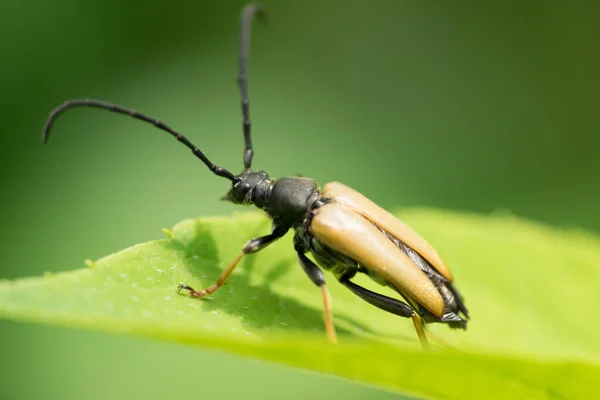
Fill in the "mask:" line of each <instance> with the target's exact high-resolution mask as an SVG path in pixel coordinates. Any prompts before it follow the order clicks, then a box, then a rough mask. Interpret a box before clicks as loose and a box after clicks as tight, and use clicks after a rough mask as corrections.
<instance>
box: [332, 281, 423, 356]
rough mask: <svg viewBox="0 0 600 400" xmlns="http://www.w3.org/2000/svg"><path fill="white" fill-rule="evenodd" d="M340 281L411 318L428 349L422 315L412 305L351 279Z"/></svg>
mask: <svg viewBox="0 0 600 400" xmlns="http://www.w3.org/2000/svg"><path fill="white" fill-rule="evenodd" d="M340 283H341V284H342V285H344V286H346V287H347V288H348V289H350V291H351V292H352V293H354V294H355V295H357V296H358V297H360V298H361V299H363V300H364V301H366V302H367V303H369V304H372V305H374V306H375V307H377V308H381V309H382V310H384V311H387V312H389V313H392V314H395V315H399V316H401V317H404V318H411V319H412V321H413V324H414V325H415V330H416V331H417V336H419V341H420V342H421V346H422V347H423V348H426V349H428V348H429V342H428V341H427V336H426V335H425V330H424V329H423V322H422V321H421V317H420V316H419V315H418V314H417V313H416V312H415V311H414V310H413V308H412V307H411V306H409V305H408V304H406V303H404V302H402V301H400V300H396V299H394V298H392V297H388V296H384V295H382V294H379V293H375V292H372V291H370V290H369V289H365V288H364V287H362V286H359V285H357V284H356V283H354V282H351V281H350V280H349V279H344V278H342V279H340Z"/></svg>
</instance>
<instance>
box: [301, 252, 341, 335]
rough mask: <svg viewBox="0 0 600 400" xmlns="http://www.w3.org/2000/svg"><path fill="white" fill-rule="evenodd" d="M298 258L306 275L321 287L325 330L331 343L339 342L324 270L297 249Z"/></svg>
mask: <svg viewBox="0 0 600 400" xmlns="http://www.w3.org/2000/svg"><path fill="white" fill-rule="evenodd" d="M297 252H298V260H299V261H300V265H301V266H302V269H303V270H304V272H306V275H308V277H309V278H310V280H311V281H313V283H314V284H315V285H317V286H318V287H320V288H321V295H322V296H323V318H324V319H325V331H326V332H327V338H328V339H329V341H330V342H331V343H337V336H336V333H335V326H334V325H333V316H332V314H331V298H330V296H329V291H328V290H327V286H326V285H325V276H324V275H323V271H321V269H320V268H319V267H318V266H317V265H316V264H315V263H314V262H312V261H311V260H310V259H309V258H308V257H306V255H305V254H304V253H303V252H301V251H299V250H297Z"/></svg>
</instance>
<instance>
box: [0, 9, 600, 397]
mask: <svg viewBox="0 0 600 400" xmlns="http://www.w3.org/2000/svg"><path fill="white" fill-rule="evenodd" d="M242 4H243V2H241V1H222V2H214V1H211V2H209V1H189V2H181V1H177V0H175V1H170V2H161V1H155V0H150V1H147V2H144V3H139V2H136V1H130V0H119V1H116V0H105V1H102V2H82V1H77V0H56V1H54V2H46V1H32V0H24V1H16V0H7V1H5V2H3V3H2V9H1V13H0V51H1V54H0V91H1V94H2V95H1V96H0V102H1V104H0V106H1V107H0V110H1V111H0V112H1V113H2V127H1V128H0V135H1V138H0V174H1V176H2V179H1V183H2V185H0V191H1V193H0V202H1V204H2V207H1V208H0V213H1V216H0V219H1V221H2V224H3V229H2V240H1V241H0V250H1V252H0V254H2V261H1V262H0V278H11V279H12V278H17V277H22V276H27V275H38V274H42V273H44V272H45V271H63V270H69V269H74V268H78V267H82V266H83V260H84V259H86V258H89V259H95V258H99V257H101V256H103V255H106V254H109V253H111V252H114V251H117V250H119V249H122V248H125V247H128V246H130V245H132V244H135V243H138V242H141V241H146V240H151V239H155V238H159V237H162V233H161V232H160V229H161V228H163V227H171V226H172V225H174V224H175V223H176V222H178V221H180V220H182V219H184V218H188V217H196V216H201V215H213V214H228V213H231V212H232V210H234V209H235V208H234V207H233V206H231V205H228V204H225V203H223V202H220V201H219V200H218V198H219V196H221V195H222V194H224V193H225V191H226V190H227V181H225V180H223V179H216V178H214V177H213V176H211V174H209V173H208V171H207V170H206V168H205V167H204V165H203V164H201V163H200V162H199V161H198V160H197V159H196V158H194V157H193V156H191V155H190V153H189V152H188V151H187V150H186V149H185V148H183V147H182V146H181V145H180V144H178V143H176V142H175V141H174V140H173V139H172V138H170V137H168V135H167V134H165V133H162V132H159V131H157V130H155V129H153V128H152V127H149V126H144V125H143V124H141V123H139V122H136V121H131V120H129V119H127V118H124V117H120V116H115V115H113V114H109V113H104V112H100V111H96V110H78V111H77V112H72V113H69V114H66V115H65V116H64V117H63V118H62V119H60V120H59V122H58V123H57V124H56V125H55V131H54V136H53V139H52V141H51V143H50V144H49V146H47V147H46V148H43V147H42V145H41V141H40V135H41V128H42V126H43V123H44V119H45V118H46V116H47V113H48V112H49V111H50V110H51V109H52V108H53V107H54V106H56V105H58V104H60V103H61V102H62V101H64V100H66V99H68V98H72V97H96V98H100V99H105V100H109V101H113V102H116V103H119V104H122V105H125V106H129V107H133V108H135V109H137V110H139V111H143V112H145V113H148V114H150V115H153V116H156V117H157V118H160V119H162V120H163V121H165V122H167V123H169V124H171V125H172V126H173V127H175V128H176V129H178V130H180V131H181V132H183V133H185V134H186V135H188V137H189V138H190V139H191V140H192V141H193V142H194V143H196V144H197V145H198V146H199V147H201V149H202V150H204V151H205V152H206V153H207V155H208V156H209V157H210V158H211V159H212V160H213V161H215V162H216V163H218V164H220V165H223V166H225V167H227V168H230V169H232V170H233V171H234V172H238V171H241V169H242V133H241V116H240V111H239V93H238V88H237V86H236V83H235V77H236V73H237V53H238V39H237V37H238V36H237V35H238V16H239V11H240V8H241V6H242ZM267 5H268V7H269V12H270V23H269V26H268V27H262V26H258V24H255V29H254V31H253V41H252V44H253V46H252V57H251V61H250V65H249V77H250V98H251V111H252V113H251V117H252V121H253V126H254V134H255V135H254V140H253V141H254V144H255V149H256V153H255V158H254V160H255V162H254V166H255V168H257V169H266V170H267V171H269V172H270V174H271V175H272V176H282V175H289V174H294V173H301V174H302V175H305V176H310V177H314V178H316V179H317V180H318V181H319V182H320V183H321V184H324V183H326V182H328V181H331V180H339V181H341V182H344V183H346V184H348V185H350V186H352V187H354V188H356V189H358V190H360V191H362V192H363V193H365V194H366V195H367V196H369V197H371V198H372V199H374V200H375V201H377V202H378V203H380V204H381V205H383V206H386V207H393V206H398V205H403V206H410V205H420V206H423V205H425V206H433V207H441V208H450V209H457V210H473V211H478V212H484V213H489V212H492V211H494V210H498V209H503V210H510V211H512V212H514V213H516V214H518V215H522V216H526V217H530V218H534V219H537V220H541V221H546V222H548V223H551V224H555V225H560V226H573V225H574V226H581V227H584V228H586V229H590V230H594V231H600V209H599V207H598V204H600V188H599V185H598V182H600V157H599V156H598V148H599V145H600V137H599V135H598V133H599V131H600V129H599V128H600V119H599V113H598V100H597V97H598V93H599V92H600V79H599V77H598V71H600V52H599V50H598V49H599V48H598V45H597V44H598V42H597V40H598V38H599V37H600V27H599V26H598V24H597V15H598V14H597V11H598V10H597V8H598V7H597V6H592V5H587V6H584V5H583V4H576V3H568V4H567V3H565V2H560V1H558V0H556V1H550V2H548V1H547V2H527V3H522V2H516V3H514V4H510V3H506V2H503V3H502V5H494V4H493V3H487V4H485V5H482V4H479V3H477V2H459V3H456V2H453V3H452V4H450V3H448V4H446V3H443V2H432V1H426V2H413V1H394V0H381V1H376V2H365V1H356V0H347V1H325V2H320V1H313V0H310V1H302V2H298V1H290V0H286V1H271V2H268V3H267ZM592 8H594V9H592ZM299 273H300V272H299ZM459 279H460V277H459ZM0 335H1V340H2V341H1V344H0V346H1V347H0V348H1V349H2V350H1V353H2V356H3V367H2V374H1V376H2V378H1V381H0V382H1V385H0V398H2V399H24V398H41V399H80V398H87V399H105V398H131V397H132V396H134V395H136V396H140V397H141V396H143V397H144V398H148V399H155V398H156V399H159V398H172V397H173V396H177V397H184V396H188V395H193V396H194V397H209V396H210V397H219V398H224V399H228V398H234V397H235V398H239V397H240V396H244V397H245V398H258V399H271V398H272V399H275V398H281V396H282V395H283V394H285V396H286V397H287V398H290V399H301V398H302V399H304V398H308V397H311V398H324V397H328V398H331V399H338V398H339V399H341V398H344V399H362V398H369V399H389V398H396V397H397V396H395V395H392V394H388V393H384V392H380V391H376V390H375V389H370V388H364V387H361V386H358V385H355V384H352V383H349V382H346V381H343V380H339V379H333V378H328V377H324V376H319V375H314V374H309V373H303V372H299V371H296V370H292V369H288V368H283V367H279V366H274V365H270V364H264V363H260V362H258V361H253V360H243V359H238V358H236V357H233V356H229V355H223V354H218V353H214V352H210V351H203V350H199V349H194V348H190V347H186V346H178V345H172V344H165V343H160V342H154V341H149V340H142V339H136V338H130V337H120V336H113V335H105V334H100V333H91V332H79V331H72V330H67V329H59V328H50V327H40V326H33V325H31V326H30V325H24V324H16V323H10V322H0ZM230 379H233V380H234V381H235V382H233V383H232V382H230Z"/></svg>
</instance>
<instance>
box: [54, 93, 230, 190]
mask: <svg viewBox="0 0 600 400" xmlns="http://www.w3.org/2000/svg"><path fill="white" fill-rule="evenodd" d="M75 107H92V108H100V109H103V110H108V111H112V112H115V113H118V114H125V115H129V116H130V117H133V118H135V119H138V120H141V121H144V122H148V123H150V124H152V125H154V126H155V127H157V128H158V129H160V130H163V131H166V132H169V133H170V134H171V135H173V136H175V139H177V140H179V141H180V142H181V143H183V144H184V145H186V146H187V147H188V148H189V149H190V150H191V151H192V153H194V155H195V156H196V157H198V158H199V159H201V160H202V162H203V163H204V164H206V166H207V167H208V169H210V170H211V171H212V172H213V173H214V174H215V175H218V176H222V177H223V178H227V179H229V180H230V181H232V182H233V181H235V180H236V177H235V176H234V175H233V174H232V173H231V172H229V171H227V170H226V169H225V168H221V167H219V166H216V165H215V164H213V163H212V162H210V160H209V159H208V158H206V156H205V155H204V153H202V152H201V151H200V149H198V148H197V147H196V146H194V144H192V142H190V141H189V140H188V139H187V138H186V137H185V136H183V135H182V134H180V133H178V132H177V131H175V130H173V129H172V128H170V127H169V126H167V125H166V124H164V123H162V122H161V121H159V120H157V119H154V118H151V117H148V116H147V115H144V114H141V113H139V112H137V111H134V110H129V109H127V108H123V107H121V106H118V105H116V104H111V103H105V102H102V101H99V100H94V99H74V100H69V101H66V102H65V103H64V104H62V105H60V106H58V107H56V108H55V109H54V110H52V112H50V115H49V116H48V121H46V125H45V126H44V136H43V139H44V143H47V142H48V139H49V138H50V131H51V130H52V125H53V124H54V121H56V119H57V118H58V117H59V116H60V115H61V114H62V113H63V112H65V111H67V110H68V109H70V108H75Z"/></svg>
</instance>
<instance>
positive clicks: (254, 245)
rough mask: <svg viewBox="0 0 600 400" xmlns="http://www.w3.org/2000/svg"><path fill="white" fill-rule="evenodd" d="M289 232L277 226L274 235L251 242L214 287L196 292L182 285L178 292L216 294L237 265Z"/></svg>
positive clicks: (226, 269)
mask: <svg viewBox="0 0 600 400" xmlns="http://www.w3.org/2000/svg"><path fill="white" fill-rule="evenodd" d="M287 231H288V228H286V227H284V226H282V225H275V227H274V228H273V232H272V233H270V234H268V235H265V236H260V237H257V238H255V239H252V240H249V241H248V242H247V243H246V245H245V246H244V248H243V249H242V252H241V253H240V254H238V255H237V257H236V258H235V259H234V260H233V261H232V262H231V264H229V266H228V267H227V268H225V271H223V272H222V273H221V275H220V276H219V279H217V283H215V284H214V285H211V286H209V287H207V288H206V289H203V290H200V291H196V290H194V289H193V288H192V287H191V286H189V285H185V284H182V285H179V286H178V287H177V292H180V291H182V290H187V291H188V292H189V295H190V296H191V297H198V298H203V297H204V296H206V295H208V294H211V293H214V292H215V291H216V290H217V289H218V288H220V287H221V286H223V284H224V283H225V281H226V280H227V278H229V275H231V273H232V272H233V270H234V269H235V267H236V265H237V264H238V263H239V262H240V260H241V259H242V258H243V257H244V256H245V255H246V254H252V253H256V252H257V251H260V250H262V249H264V248H265V247H267V246H268V245H270V244H271V243H273V242H274V241H276V240H277V239H279V238H281V237H282V236H283V235H285V234H286V232H287Z"/></svg>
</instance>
